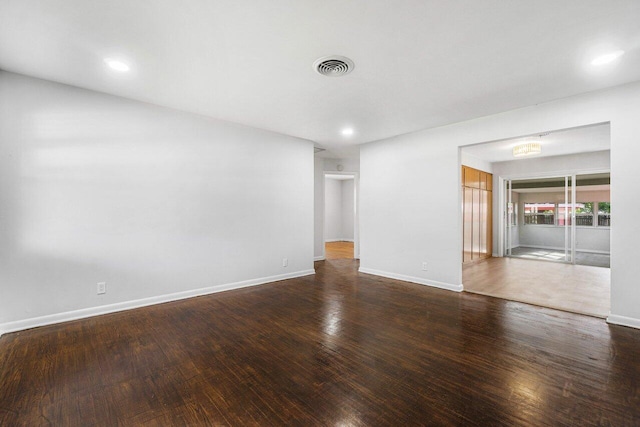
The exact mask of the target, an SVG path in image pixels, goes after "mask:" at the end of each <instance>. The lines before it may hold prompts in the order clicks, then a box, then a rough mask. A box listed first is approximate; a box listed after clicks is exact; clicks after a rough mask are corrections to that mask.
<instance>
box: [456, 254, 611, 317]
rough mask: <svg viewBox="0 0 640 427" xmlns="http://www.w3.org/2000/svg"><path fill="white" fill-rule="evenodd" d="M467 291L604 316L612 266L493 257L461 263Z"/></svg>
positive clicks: (607, 301)
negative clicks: (603, 266) (609, 267)
mask: <svg viewBox="0 0 640 427" xmlns="http://www.w3.org/2000/svg"><path fill="white" fill-rule="evenodd" d="M462 283H463V285H464V289H465V291H467V292H474V293H478V294H482V295H489V296H494V297H497V298H504V299H508V300H511V301H520V302H526V303H529V304H536V305H541V306H543V307H550V308H556V309H558V310H564V311H570V312H572V313H579V314H586V315H589V316H597V317H601V318H606V317H607V316H608V315H609V311H610V304H611V303H610V300H611V270H609V269H608V268H602V267H591V266H586V265H572V264H565V263H557V262H549V261H537V260H528V259H519V258H506V257H499V258H498V257H494V258H488V259H486V260H481V261H478V262H475V263H467V264H464V265H463V267H462Z"/></svg>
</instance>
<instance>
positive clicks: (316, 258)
mask: <svg viewBox="0 0 640 427" xmlns="http://www.w3.org/2000/svg"><path fill="white" fill-rule="evenodd" d="M313 260H314V261H324V260H325V257H324V255H320V256H317V257H314V258H313Z"/></svg>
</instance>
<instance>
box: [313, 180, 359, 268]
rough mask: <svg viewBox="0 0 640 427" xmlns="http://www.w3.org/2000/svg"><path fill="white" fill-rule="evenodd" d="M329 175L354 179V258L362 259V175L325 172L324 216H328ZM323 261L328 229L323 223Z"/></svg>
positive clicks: (323, 184)
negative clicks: (327, 187) (327, 183)
mask: <svg viewBox="0 0 640 427" xmlns="http://www.w3.org/2000/svg"><path fill="white" fill-rule="evenodd" d="M327 175H344V176H351V177H353V258H354V259H360V206H359V204H360V197H359V196H360V174H359V173H358V172H341V171H324V172H323V174H322V215H325V214H326V209H327V204H326V200H325V197H326V196H325V194H326V193H325V181H326V179H327ZM322 224H323V225H322V259H326V256H327V254H326V249H325V248H326V243H327V227H326V224H325V223H324V221H322Z"/></svg>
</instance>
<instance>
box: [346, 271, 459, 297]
mask: <svg viewBox="0 0 640 427" xmlns="http://www.w3.org/2000/svg"><path fill="white" fill-rule="evenodd" d="M358 271H359V272H360V273H365V274H373V275H374V276H381V277H386V278H388V279H397V280H402V281H404V282H411V283H417V284H419V285H426V286H431V287H434V288H440V289H446V290H448V291H454V292H462V291H463V289H464V288H463V286H462V285H453V284H451V283H444V282H438V281H436V280H427V279H423V278H421V277H413V276H405V275H404V274H397V273H389V272H386V271H380V270H374V269H371V268H363V267H360V269H359V270H358Z"/></svg>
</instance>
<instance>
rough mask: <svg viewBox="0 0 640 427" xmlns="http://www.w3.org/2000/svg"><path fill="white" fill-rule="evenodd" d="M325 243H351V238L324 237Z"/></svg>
mask: <svg viewBox="0 0 640 427" xmlns="http://www.w3.org/2000/svg"><path fill="white" fill-rule="evenodd" d="M324 242H325V243H333V242H351V243H353V239H326V240H325V241H324Z"/></svg>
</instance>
